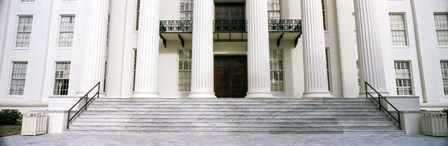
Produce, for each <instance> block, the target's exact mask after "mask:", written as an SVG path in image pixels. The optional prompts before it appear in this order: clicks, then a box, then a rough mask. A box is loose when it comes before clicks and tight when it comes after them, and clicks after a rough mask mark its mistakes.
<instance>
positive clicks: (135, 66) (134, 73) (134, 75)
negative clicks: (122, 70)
mask: <svg viewBox="0 0 448 146" xmlns="http://www.w3.org/2000/svg"><path fill="white" fill-rule="evenodd" d="M136 75H137V49H134V72H133V78H132V91H135V77H136Z"/></svg>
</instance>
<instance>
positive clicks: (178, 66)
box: [176, 49, 193, 92]
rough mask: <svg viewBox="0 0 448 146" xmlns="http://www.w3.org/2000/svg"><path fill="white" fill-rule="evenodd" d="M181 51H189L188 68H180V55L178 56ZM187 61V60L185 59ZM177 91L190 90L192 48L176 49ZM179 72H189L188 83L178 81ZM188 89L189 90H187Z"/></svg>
mask: <svg viewBox="0 0 448 146" xmlns="http://www.w3.org/2000/svg"><path fill="white" fill-rule="evenodd" d="M182 51H188V52H189V53H190V59H189V61H190V64H189V65H190V69H189V70H188V69H180V61H182V60H181V57H180V53H181V52H182ZM187 61H188V60H187ZM176 68H177V91H179V92H190V91H191V78H192V69H193V50H192V49H178V50H177V67H176ZM181 72H190V85H187V84H181V81H180V73H181ZM181 86H186V87H182V88H181ZM183 88H185V90H183ZM188 89H189V90H188Z"/></svg>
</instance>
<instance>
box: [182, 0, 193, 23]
mask: <svg viewBox="0 0 448 146" xmlns="http://www.w3.org/2000/svg"><path fill="white" fill-rule="evenodd" d="M180 20H193V0H180Z"/></svg>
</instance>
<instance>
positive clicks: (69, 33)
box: [58, 16, 75, 47]
mask: <svg viewBox="0 0 448 146" xmlns="http://www.w3.org/2000/svg"><path fill="white" fill-rule="evenodd" d="M74 31H75V16H61V26H60V30H59V45H58V46H59V47H72V46H73V33H74Z"/></svg>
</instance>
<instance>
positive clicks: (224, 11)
mask: <svg viewBox="0 0 448 146" xmlns="http://www.w3.org/2000/svg"><path fill="white" fill-rule="evenodd" d="M245 18H246V11H245V6H244V3H216V4H215V19H216V20H244V19H245Z"/></svg>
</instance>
